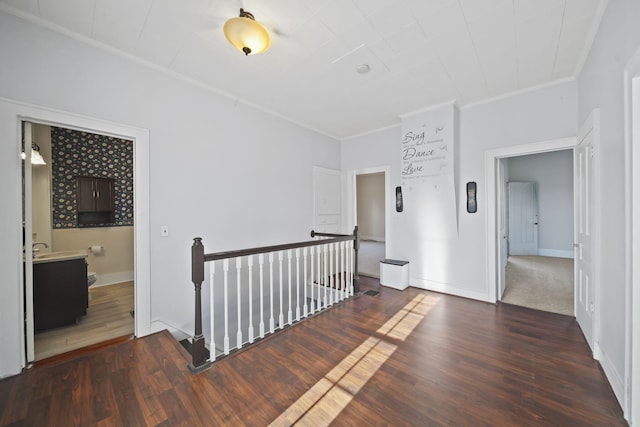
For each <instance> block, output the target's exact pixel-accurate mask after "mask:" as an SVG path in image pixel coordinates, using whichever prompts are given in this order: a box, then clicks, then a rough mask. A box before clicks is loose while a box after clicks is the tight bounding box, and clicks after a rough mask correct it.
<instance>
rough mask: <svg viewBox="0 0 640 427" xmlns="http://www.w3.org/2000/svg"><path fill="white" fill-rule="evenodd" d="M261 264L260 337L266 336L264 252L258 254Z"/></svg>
mask: <svg viewBox="0 0 640 427" xmlns="http://www.w3.org/2000/svg"><path fill="white" fill-rule="evenodd" d="M258 264H260V338H264V269H263V264H264V254H260V255H258Z"/></svg>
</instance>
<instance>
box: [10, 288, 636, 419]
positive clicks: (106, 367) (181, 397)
mask: <svg viewBox="0 0 640 427" xmlns="http://www.w3.org/2000/svg"><path fill="white" fill-rule="evenodd" d="M362 282H363V283H362V290H363V291H364V290H368V289H376V290H379V291H380V294H379V295H377V296H369V295H360V296H358V297H355V298H353V299H352V300H350V301H347V302H346V303H344V304H342V305H340V306H337V307H335V308H332V309H330V310H328V311H326V312H324V313H322V314H320V315H317V316H315V317H312V318H310V319H308V320H306V321H304V322H302V323H300V324H298V325H296V326H293V327H291V328H289V329H287V330H285V331H283V332H281V333H278V334H275V335H273V336H272V337H270V338H268V339H265V340H263V341H262V342H260V343H259V344H258V345H255V346H253V347H251V348H249V349H247V350H243V351H240V352H238V353H236V354H234V355H232V356H230V357H227V358H226V359H222V360H220V361H218V362H216V363H215V364H214V365H213V366H212V367H211V369H209V370H208V371H205V372H203V373H201V374H198V375H196V376H193V375H191V374H190V373H189V371H188V369H187V363H188V361H189V358H188V355H187V353H186V351H185V350H184V349H183V348H182V346H181V345H180V344H179V343H178V342H177V341H175V340H174V339H173V338H172V337H171V335H169V334H168V333H167V332H162V333H158V334H155V335H152V336H149V337H146V338H144V339H135V340H130V341H126V342H122V343H119V344H118V345H114V346H109V347H106V348H102V349H99V350H97V351H93V352H86V353H85V354H80V355H78V356H77V357H76V358H75V359H73V360H65V361H61V362H60V363H57V364H48V365H44V366H42V367H36V368H33V369H31V370H29V371H28V372H26V373H24V374H21V375H18V376H15V377H11V378H7V379H4V380H2V381H0V425H2V426H7V425H35V426H45V425H51V426H92V425H96V426H111V425H116V426H117V425H124V426H143V425H154V426H155V425H163V426H176V425H184V426H198V425H201V426H215V425H233V426H238V425H254V426H265V425H270V424H271V425H276V426H280V425H292V424H298V425H313V426H317V425H328V424H333V425H356V426H364V425H367V426H369V425H393V426H403V425H412V426H438V425H456V426H502V425H504V426H620V425H626V423H625V421H624V420H623V417H622V413H621V410H620V408H619V406H618V404H617V402H616V399H615V397H614V395H613V393H612V391H611V389H610V388H609V385H608V383H607V381H606V379H605V377H604V374H603V373H602V370H601V369H600V367H599V365H598V364H597V362H595V361H594V360H593V359H592V358H591V356H590V354H589V349H588V346H587V344H586V342H585V341H584V339H583V337H582V335H581V332H580V330H579V327H578V325H577V324H576V322H575V320H574V319H573V318H571V317H567V316H562V315H557V314H551V313H546V312H540V311H534V310H530V309H526V308H519V307H515V306H508V305H497V306H496V305H492V304H486V303H482V302H477V301H472V300H467V299H463V298H457V297H453V296H447V295H441V294H437V293H431V292H424V291H420V290H416V289H413V288H409V289H407V290H405V291H397V290H394V289H389V288H384V287H379V286H378V282H377V280H376V279H369V278H365V277H363V278H362Z"/></svg>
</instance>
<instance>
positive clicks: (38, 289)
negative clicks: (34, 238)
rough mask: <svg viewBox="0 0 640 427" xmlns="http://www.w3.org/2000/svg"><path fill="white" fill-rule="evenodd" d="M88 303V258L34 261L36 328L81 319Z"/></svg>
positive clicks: (68, 323) (34, 315)
mask: <svg viewBox="0 0 640 427" xmlns="http://www.w3.org/2000/svg"><path fill="white" fill-rule="evenodd" d="M88 305H89V290H88V288H87V260H86V258H75V259H70V260H63V261H52V262H42V263H34V264H33V318H34V329H35V331H36V332H40V331H44V330H47V329H53V328H57V327H59V326H66V325H73V324H76V323H78V321H80V318H81V317H82V316H85V315H86V314H87V307H88Z"/></svg>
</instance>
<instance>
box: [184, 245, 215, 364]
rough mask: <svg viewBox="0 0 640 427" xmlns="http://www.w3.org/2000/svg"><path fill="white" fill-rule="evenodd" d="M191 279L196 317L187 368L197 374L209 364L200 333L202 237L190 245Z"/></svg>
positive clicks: (202, 262) (202, 278) (202, 263)
mask: <svg viewBox="0 0 640 427" xmlns="http://www.w3.org/2000/svg"><path fill="white" fill-rule="evenodd" d="M191 280H192V281H193V285H194V287H195V292H196V318H195V331H194V335H193V339H192V342H191V363H190V364H189V370H190V371H191V373H193V374H197V373H198V372H201V371H203V370H205V369H207V368H208V367H209V366H211V362H210V361H208V360H207V352H206V348H205V346H204V344H205V342H204V336H203V335H202V282H204V245H203V244H202V238H201V237H196V238H195V239H193V245H192V246H191Z"/></svg>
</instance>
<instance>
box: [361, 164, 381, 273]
mask: <svg viewBox="0 0 640 427" xmlns="http://www.w3.org/2000/svg"><path fill="white" fill-rule="evenodd" d="M385 180H386V178H385V172H372V173H362V174H357V175H356V176H355V181H356V191H355V192H356V197H355V199H356V200H355V202H356V203H355V205H356V209H355V211H356V224H358V232H359V235H360V250H359V251H358V270H359V271H358V272H359V274H362V275H365V276H370V277H376V278H379V277H380V261H381V260H383V259H384V258H385V244H386V237H385V236H386V212H385V200H386V186H385Z"/></svg>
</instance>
